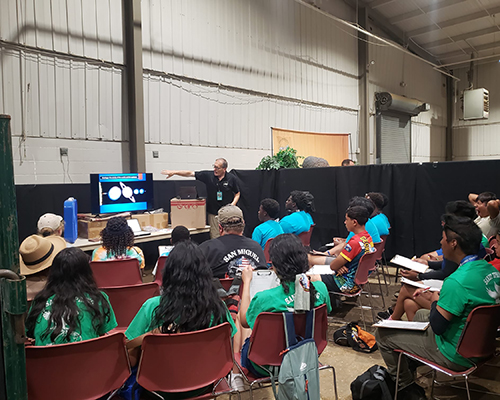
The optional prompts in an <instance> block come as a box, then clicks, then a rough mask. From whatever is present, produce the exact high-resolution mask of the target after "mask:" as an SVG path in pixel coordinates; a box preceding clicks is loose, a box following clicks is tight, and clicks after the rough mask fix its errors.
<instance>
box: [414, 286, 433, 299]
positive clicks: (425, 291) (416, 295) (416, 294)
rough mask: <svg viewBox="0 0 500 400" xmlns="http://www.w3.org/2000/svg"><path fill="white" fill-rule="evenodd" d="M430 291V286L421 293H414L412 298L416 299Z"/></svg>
mask: <svg viewBox="0 0 500 400" xmlns="http://www.w3.org/2000/svg"><path fill="white" fill-rule="evenodd" d="M430 289H431V287H430V286H428V287H426V288H425V289H424V290H422V291H421V292H416V293H415V294H414V295H413V297H414V298H415V297H418V296H419V295H421V294H423V293H427V292H428V291H429V290H430Z"/></svg>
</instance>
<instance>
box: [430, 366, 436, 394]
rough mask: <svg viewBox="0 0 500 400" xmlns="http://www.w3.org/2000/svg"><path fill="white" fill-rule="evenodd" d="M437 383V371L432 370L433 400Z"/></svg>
mask: <svg viewBox="0 0 500 400" xmlns="http://www.w3.org/2000/svg"><path fill="white" fill-rule="evenodd" d="M435 382H436V370H435V369H433V370H432V385H431V399H433V398H434V383H435Z"/></svg>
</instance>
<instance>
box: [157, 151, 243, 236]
mask: <svg viewBox="0 0 500 400" xmlns="http://www.w3.org/2000/svg"><path fill="white" fill-rule="evenodd" d="M226 171H227V161H226V160H225V159H224V158H218V159H217V160H215V162H214V165H213V171H196V172H195V171H171V170H163V171H161V173H162V174H163V175H166V176H167V179H168V178H170V177H172V176H174V175H177V176H183V177H186V178H189V177H194V178H196V179H197V180H199V181H201V182H203V183H204V184H205V185H206V187H207V213H208V222H209V225H210V238H212V239H214V238H216V237H218V236H219V224H218V222H217V220H216V218H215V217H216V215H217V213H218V212H219V209H220V208H221V207H222V206H225V205H227V204H232V205H236V204H237V203H238V201H239V199H240V187H239V184H238V180H237V178H236V177H235V176H234V175H232V174H227V173H226Z"/></svg>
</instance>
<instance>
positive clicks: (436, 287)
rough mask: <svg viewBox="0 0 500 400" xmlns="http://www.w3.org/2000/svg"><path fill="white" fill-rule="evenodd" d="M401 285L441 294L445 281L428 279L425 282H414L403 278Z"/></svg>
mask: <svg viewBox="0 0 500 400" xmlns="http://www.w3.org/2000/svg"><path fill="white" fill-rule="evenodd" d="M401 283H406V284H407V285H410V286H414V287H417V288H422V289H427V288H428V287H429V286H430V287H431V288H430V289H429V290H430V291H431V292H439V291H440V290H441V287H442V286H443V281H438V280H437V279H426V280H423V281H412V280H411V279H407V278H401Z"/></svg>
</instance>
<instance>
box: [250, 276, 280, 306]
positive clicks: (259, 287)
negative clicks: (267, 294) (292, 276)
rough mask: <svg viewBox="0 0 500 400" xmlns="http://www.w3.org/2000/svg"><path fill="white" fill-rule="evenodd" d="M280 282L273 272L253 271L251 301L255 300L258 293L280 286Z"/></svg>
mask: <svg viewBox="0 0 500 400" xmlns="http://www.w3.org/2000/svg"><path fill="white" fill-rule="evenodd" d="M280 284H281V283H280V280H279V278H278V277H277V276H276V274H275V273H274V272H273V271H270V270H267V271H266V270H257V271H253V278H252V282H250V299H253V296H255V294H256V293H258V292H261V291H263V290H267V289H272V288H274V287H276V286H279V285H280Z"/></svg>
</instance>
